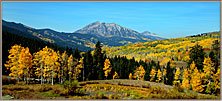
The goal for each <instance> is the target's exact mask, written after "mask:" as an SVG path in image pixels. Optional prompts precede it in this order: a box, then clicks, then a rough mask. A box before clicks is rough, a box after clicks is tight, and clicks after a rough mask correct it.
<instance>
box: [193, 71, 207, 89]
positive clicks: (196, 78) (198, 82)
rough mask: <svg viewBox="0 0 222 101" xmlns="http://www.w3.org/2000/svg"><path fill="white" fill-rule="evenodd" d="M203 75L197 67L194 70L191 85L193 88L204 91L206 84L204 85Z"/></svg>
mask: <svg viewBox="0 0 222 101" xmlns="http://www.w3.org/2000/svg"><path fill="white" fill-rule="evenodd" d="M202 78H203V76H202V75H201V73H200V72H199V71H198V69H197V67H196V68H194V72H193V74H192V76H191V85H192V89H193V90H194V91H196V92H202V91H203V90H204V87H205V85H202Z"/></svg>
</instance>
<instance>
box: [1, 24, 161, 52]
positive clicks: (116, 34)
mask: <svg viewBox="0 0 222 101" xmlns="http://www.w3.org/2000/svg"><path fill="white" fill-rule="evenodd" d="M2 30H3V31H6V32H11V33H14V34H18V35H22V36H25V37H28V38H35V39H39V40H43V41H45V42H50V43H55V44H57V45H59V46H61V47H66V46H69V47H73V48H77V47H78V48H79V49H80V50H82V51H87V50H90V49H91V50H93V48H95V44H96V42H97V41H100V42H101V44H102V46H106V47H107V46H108V47H109V46H123V45H127V44H133V43H139V42H146V41H152V40H157V39H158V37H156V36H152V37H151V36H147V35H145V34H144V35H142V34H141V33H139V32H137V31H134V30H132V29H129V28H125V27H121V26H120V25H117V24H115V23H101V22H99V21H97V22H94V23H91V24H89V25H87V26H85V27H84V28H82V29H80V30H77V31H76V32H74V33H64V32H58V31H54V30H51V29H36V28H32V27H29V26H26V25H24V24H21V23H15V22H7V21H5V20H2ZM152 38H153V39H152Z"/></svg>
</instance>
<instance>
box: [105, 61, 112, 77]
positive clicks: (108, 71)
mask: <svg viewBox="0 0 222 101" xmlns="http://www.w3.org/2000/svg"><path fill="white" fill-rule="evenodd" d="M111 69H112V68H111V63H110V61H109V59H106V60H105V62H104V68H103V70H104V73H105V76H106V79H107V76H108V74H109V73H110V72H111Z"/></svg>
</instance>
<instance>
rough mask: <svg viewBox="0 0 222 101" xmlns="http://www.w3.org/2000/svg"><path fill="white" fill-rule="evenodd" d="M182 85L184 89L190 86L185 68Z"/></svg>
mask: <svg viewBox="0 0 222 101" xmlns="http://www.w3.org/2000/svg"><path fill="white" fill-rule="evenodd" d="M182 87H183V88H185V89H189V88H190V80H189V74H188V70H187V69H184V72H183V81H182Z"/></svg>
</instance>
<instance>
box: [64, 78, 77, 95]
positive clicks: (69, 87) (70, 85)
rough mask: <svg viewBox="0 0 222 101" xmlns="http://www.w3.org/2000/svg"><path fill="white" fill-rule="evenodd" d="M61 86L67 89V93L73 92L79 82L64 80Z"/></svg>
mask: <svg viewBox="0 0 222 101" xmlns="http://www.w3.org/2000/svg"><path fill="white" fill-rule="evenodd" d="M63 87H64V88H65V89H66V90H67V91H68V94H73V93H75V90H76V88H77V87H79V83H78V81H77V80H74V81H71V82H69V81H65V82H64V84H63Z"/></svg>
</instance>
